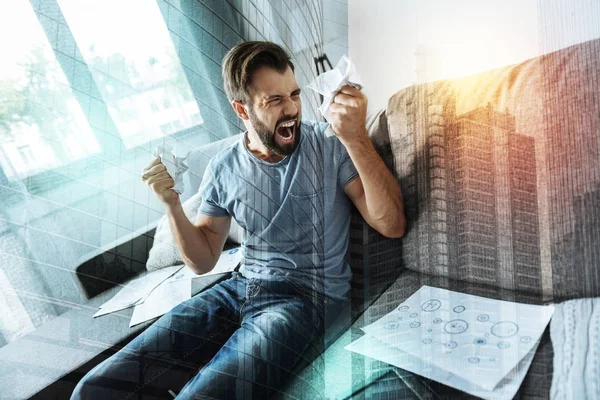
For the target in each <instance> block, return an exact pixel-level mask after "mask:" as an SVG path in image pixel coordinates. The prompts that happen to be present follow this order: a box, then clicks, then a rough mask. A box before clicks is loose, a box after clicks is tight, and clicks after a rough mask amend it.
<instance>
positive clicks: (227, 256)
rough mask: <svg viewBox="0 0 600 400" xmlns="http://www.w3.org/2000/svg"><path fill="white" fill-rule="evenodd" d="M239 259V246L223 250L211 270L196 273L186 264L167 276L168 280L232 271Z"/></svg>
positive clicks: (240, 253)
mask: <svg viewBox="0 0 600 400" xmlns="http://www.w3.org/2000/svg"><path fill="white" fill-rule="evenodd" d="M241 260H242V252H241V250H240V248H239V247H236V248H233V249H230V250H225V251H223V252H222V253H221V256H220V257H219V260H218V261H217V263H216V264H215V266H214V268H213V269H212V270H211V271H209V272H207V273H205V274H201V275H198V274H196V273H195V272H194V271H192V270H191V269H190V268H189V267H188V266H185V267H184V268H182V269H181V271H179V272H178V273H177V274H175V275H173V276H172V277H171V278H169V282H172V281H178V280H185V279H194V278H198V277H203V276H211V275H218V274H224V273H228V272H232V271H234V270H235V268H236V267H237V266H238V265H239V264H240V261H241Z"/></svg>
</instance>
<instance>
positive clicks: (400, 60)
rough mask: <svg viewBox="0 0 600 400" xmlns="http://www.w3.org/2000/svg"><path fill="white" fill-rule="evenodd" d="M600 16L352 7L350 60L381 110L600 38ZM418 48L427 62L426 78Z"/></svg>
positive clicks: (494, 7)
mask: <svg viewBox="0 0 600 400" xmlns="http://www.w3.org/2000/svg"><path fill="white" fill-rule="evenodd" d="M538 5H540V7H543V10H542V11H543V12H539V11H538ZM590 15H595V16H596V17H590ZM599 15H600V1H598V0H592V1H590V0H569V1H567V0H502V1H499V0H496V1H489V0H486V1H481V0H452V1H449V0H372V1H366V0H349V1H348V25H349V31H348V37H349V54H350V57H351V59H352V60H353V61H354V63H355V64H356V67H357V71H358V73H359V74H360V76H361V78H362V79H363V81H364V83H365V93H366V94H367V95H368V96H369V104H370V109H371V110H375V109H378V108H382V107H385V105H386V103H387V99H388V98H389V97H390V96H391V95H392V94H393V93H395V92H396V91H397V90H399V89H402V88H404V87H407V86H410V85H412V84H414V83H417V82H420V81H429V80H436V79H445V78H452V77H457V76H466V75H472V74H474V73H477V72H480V71H485V70H488V69H493V68H497V67H501V66H504V65H509V64H515V63H519V62H521V61H524V60H526V59H529V58H533V57H536V56H538V55H540V54H543V53H547V52H550V51H554V50H557V49H559V48H562V47H565V46H568V45H571V44H574V43H580V42H582V41H585V40H589V39H592V38H597V37H600V20H599V19H598V17H597V16H599ZM540 21H541V22H540ZM554 37H557V38H561V39H560V40H554V39H553V38H554ZM418 46H420V47H421V49H424V50H425V53H426V54H428V55H427V56H423V58H422V60H426V61H425V63H427V68H423V67H421V68H420V72H419V73H417V71H416V70H417V62H416V58H417V57H416V55H415V53H416V52H417V47H418Z"/></svg>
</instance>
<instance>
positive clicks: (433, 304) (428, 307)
mask: <svg viewBox="0 0 600 400" xmlns="http://www.w3.org/2000/svg"><path fill="white" fill-rule="evenodd" d="M441 306H442V302H441V301H439V300H437V299H431V300H427V301H426V302H425V303H423V304H421V309H422V310H423V311H427V312H432V311H435V310H437V309H439V308H440V307H441Z"/></svg>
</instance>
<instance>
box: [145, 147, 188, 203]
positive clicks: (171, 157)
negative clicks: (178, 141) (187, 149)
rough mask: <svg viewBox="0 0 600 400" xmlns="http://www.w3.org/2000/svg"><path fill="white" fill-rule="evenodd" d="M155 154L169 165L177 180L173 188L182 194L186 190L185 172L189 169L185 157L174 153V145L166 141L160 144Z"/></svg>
mask: <svg viewBox="0 0 600 400" xmlns="http://www.w3.org/2000/svg"><path fill="white" fill-rule="evenodd" d="M153 154H154V156H155V157H160V161H161V162H162V163H163V164H164V165H165V167H167V172H168V173H169V175H171V178H173V180H174V181H175V186H174V187H173V190H174V191H176V192H177V193H179V194H182V193H183V192H184V190H185V185H184V183H183V173H184V172H185V171H187V170H188V166H187V165H186V163H185V162H184V161H185V157H183V158H182V157H176V156H175V154H173V146H171V145H169V144H166V143H164V144H161V145H158V147H157V148H156V149H154V152H153Z"/></svg>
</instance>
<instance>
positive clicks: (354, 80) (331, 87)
mask: <svg viewBox="0 0 600 400" xmlns="http://www.w3.org/2000/svg"><path fill="white" fill-rule="evenodd" d="M346 85H349V86H353V87H355V88H357V89H358V90H361V89H362V87H363V83H362V80H361V79H360V76H358V73H357V72H356V67H355V66H354V64H353V63H352V61H350V59H349V58H348V57H347V56H346V55H344V56H342V58H340V61H338V63H337V65H336V66H335V68H334V69H332V70H330V71H327V72H324V73H322V74H321V75H319V76H317V77H316V78H315V80H314V81H312V82H311V83H309V84H308V86H307V87H308V88H309V89H312V90H314V91H315V92H317V93H319V94H321V95H323V103H322V104H321V106H320V107H319V111H320V112H321V114H322V115H323V116H324V117H325V119H327V115H326V113H327V109H328V108H329V106H330V105H331V103H332V102H333V98H334V97H335V95H336V94H338V92H339V91H340V89H341V88H342V86H346ZM325 135H327V136H328V137H329V136H332V135H335V132H333V129H331V126H330V127H328V128H327V130H326V131H325Z"/></svg>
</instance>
